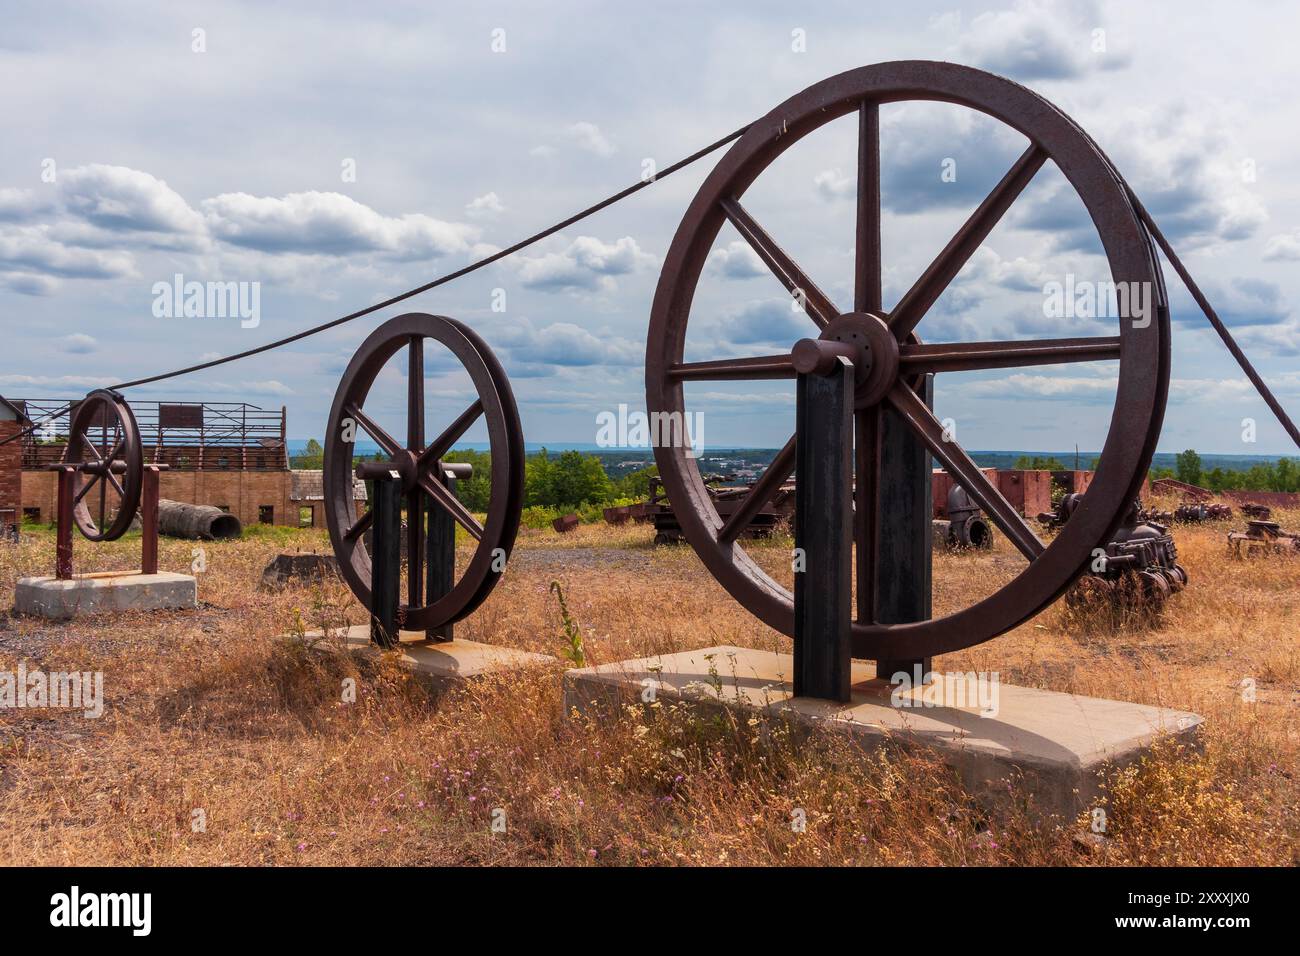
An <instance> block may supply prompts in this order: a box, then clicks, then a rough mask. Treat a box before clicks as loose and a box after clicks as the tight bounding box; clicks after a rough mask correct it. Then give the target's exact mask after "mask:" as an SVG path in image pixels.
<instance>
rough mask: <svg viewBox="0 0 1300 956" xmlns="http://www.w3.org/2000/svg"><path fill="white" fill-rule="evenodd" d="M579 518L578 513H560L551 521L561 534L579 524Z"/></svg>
mask: <svg viewBox="0 0 1300 956" xmlns="http://www.w3.org/2000/svg"><path fill="white" fill-rule="evenodd" d="M579 520H580V519H579V518H578V516H577V515H576V514H572V513H570V514H567V515H560V517H558V518H556V519H555V520H554V521H552V522H551V527H552V528H554V529H555V530H556V531H558V532H560V534H566V533H568V532H570V531H572V530H573V529H574V528H576V527H577V526H578V522H579Z"/></svg>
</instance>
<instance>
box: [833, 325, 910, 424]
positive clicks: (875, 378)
mask: <svg viewBox="0 0 1300 956" xmlns="http://www.w3.org/2000/svg"><path fill="white" fill-rule="evenodd" d="M818 338H820V339H824V340H825V341H828V342H841V343H843V344H845V345H848V346H850V347H851V348H854V349H856V353H857V357H856V358H854V359H853V378H854V381H855V382H856V392H855V395H854V402H853V404H854V406H855V407H856V408H868V407H870V406H872V405H875V404H877V403H879V402H880V400H881V399H883V398H884V397H885V394H886V393H887V392H888V391H889V390H890V389H891V388H892V387H893V385H894V382H895V381H896V380H897V379H898V340H897V339H896V338H894V333H893V332H891V331H890V330H889V326H888V325H886V324H885V320H884V319H882V318H881V317H880V316H878V315H875V314H873V313H871V312H845V313H844V314H842V315H838V316H836V317H835V318H833V319H831V321H830V322H828V323H827V325H826V328H824V329H822V332H821V335H819V336H818Z"/></svg>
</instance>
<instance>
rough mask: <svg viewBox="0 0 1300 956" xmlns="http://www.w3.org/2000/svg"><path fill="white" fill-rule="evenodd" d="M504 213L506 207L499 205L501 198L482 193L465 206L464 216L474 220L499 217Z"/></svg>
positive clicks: (494, 194)
mask: <svg viewBox="0 0 1300 956" xmlns="http://www.w3.org/2000/svg"><path fill="white" fill-rule="evenodd" d="M505 211H506V207H505V206H503V205H501V197H499V196H498V195H497V194H496V193H494V192H491V193H484V194H483V195H482V196H479V197H478V198H477V199H474V200H473V201H471V202H469V203H466V205H465V215H467V216H470V217H471V218H474V219H480V218H482V219H486V218H489V217H491V216H499V215H501V213H503V212H505Z"/></svg>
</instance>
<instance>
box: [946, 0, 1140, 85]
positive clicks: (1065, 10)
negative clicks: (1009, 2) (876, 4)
mask: <svg viewBox="0 0 1300 956" xmlns="http://www.w3.org/2000/svg"><path fill="white" fill-rule="evenodd" d="M933 25H934V26H936V27H937V28H939V29H941V30H945V31H948V32H957V33H959V34H960V36H959V37H958V39H957V41H956V42H955V43H954V44H953V46H952V47H951V48H950V52H951V53H952V58H953V59H954V60H956V61H957V62H959V63H967V64H970V65H971V66H978V67H981V68H983V69H985V70H989V71H990V72H993V73H1000V74H1002V75H1004V76H1010V77H1014V78H1015V79H1017V80H1032V79H1044V80H1057V79H1065V78H1068V77H1075V76H1080V75H1082V74H1084V73H1087V72H1089V71H1091V70H1098V69H1102V70H1111V69H1118V68H1120V67H1124V66H1127V65H1128V64H1129V61H1130V58H1129V56H1128V54H1127V53H1126V52H1125V51H1122V50H1118V49H1115V48H1114V45H1113V38H1112V37H1110V36H1109V35H1107V36H1105V37H1104V46H1105V49H1102V50H1097V49H1095V48H1094V47H1095V46H1097V45H1098V42H1099V41H1100V40H1102V39H1103V38H1102V37H1099V36H1098V35H1097V34H1095V33H1094V32H1093V31H1094V30H1097V29H1101V17H1100V14H1099V11H1098V10H1097V8H1096V6H1095V5H1094V4H1091V3H1082V4H1080V3H1077V2H1076V3H1065V2H1052V0H1018V2H1017V3H1016V4H1015V6H1013V7H1011V8H1010V9H1007V10H990V11H987V12H985V13H981V14H979V15H978V16H976V17H975V18H974V19H972V20H971V21H970V26H969V27H967V28H966V29H965V30H962V29H961V17H960V15H957V16H951V15H950V16H945V17H939V18H936V19H935V20H934V21H933Z"/></svg>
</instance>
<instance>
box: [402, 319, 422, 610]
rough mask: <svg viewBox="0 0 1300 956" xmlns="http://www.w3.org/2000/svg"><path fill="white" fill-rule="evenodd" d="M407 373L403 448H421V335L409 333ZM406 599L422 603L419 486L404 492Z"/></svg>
mask: <svg viewBox="0 0 1300 956" xmlns="http://www.w3.org/2000/svg"><path fill="white" fill-rule="evenodd" d="M408 353H409V354H408V355H407V358H408V360H409V361H408V366H407V375H406V447H407V448H410V449H412V450H414V449H416V448H423V447H424V336H422V335H412V336H411V343H410V346H409V347H408ZM406 598H407V603H408V604H409V605H410V606H411V607H419V606H421V605H422V604H424V496H423V495H421V494H420V489H419V488H412V489H411V490H410V491H409V492H407V494H406Z"/></svg>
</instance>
